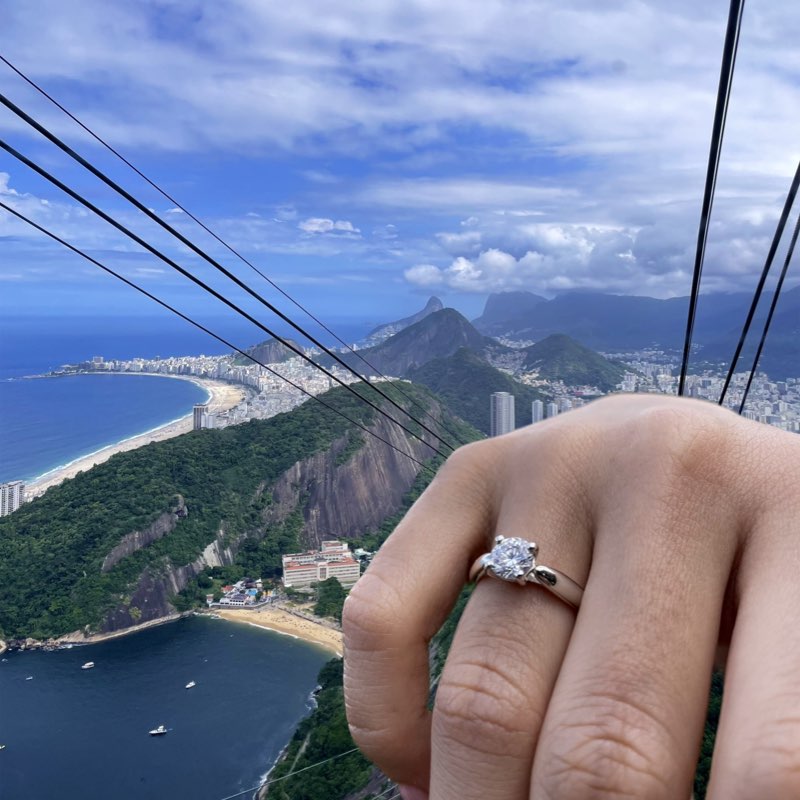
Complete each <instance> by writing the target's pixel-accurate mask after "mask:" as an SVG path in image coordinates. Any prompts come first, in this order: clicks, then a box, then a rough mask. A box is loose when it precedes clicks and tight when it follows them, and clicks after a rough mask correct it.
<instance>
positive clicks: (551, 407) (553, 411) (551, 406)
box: [545, 403, 558, 419]
mask: <svg viewBox="0 0 800 800" xmlns="http://www.w3.org/2000/svg"><path fill="white" fill-rule="evenodd" d="M545 411H546V412H547V419H550V417H557V416H558V406H557V405H556V404H555V403H548V404H547V406H546V408H545Z"/></svg>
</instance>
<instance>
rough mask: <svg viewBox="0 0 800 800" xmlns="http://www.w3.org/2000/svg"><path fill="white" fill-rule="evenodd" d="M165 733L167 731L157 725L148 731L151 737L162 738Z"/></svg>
mask: <svg viewBox="0 0 800 800" xmlns="http://www.w3.org/2000/svg"><path fill="white" fill-rule="evenodd" d="M166 732H167V729H166V728H165V727H164V726H163V725H159V726H158V727H157V728H153V730H151V731H150V735H151V736H163V735H164V734H165V733H166Z"/></svg>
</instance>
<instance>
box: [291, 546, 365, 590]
mask: <svg viewBox="0 0 800 800" xmlns="http://www.w3.org/2000/svg"><path fill="white" fill-rule="evenodd" d="M282 560H283V585H284V586H291V587H292V588H293V589H307V588H308V587H309V586H311V584H312V583H320V582H322V581H324V580H327V579H328V578H336V579H337V580H338V581H339V583H341V584H342V586H352V585H353V584H354V583H355V582H356V581H357V580H358V579H359V577H360V575H361V565H360V564H359V562H358V561H357V560H356V559H355V558H353V555H352V553H351V552H350V547H349V545H348V544H347V543H346V542H338V541H335V540H333V541H326V542H323V543H322V547H321V549H320V550H309V551H308V552H305V553H287V554H286V555H285V556H283V559H282Z"/></svg>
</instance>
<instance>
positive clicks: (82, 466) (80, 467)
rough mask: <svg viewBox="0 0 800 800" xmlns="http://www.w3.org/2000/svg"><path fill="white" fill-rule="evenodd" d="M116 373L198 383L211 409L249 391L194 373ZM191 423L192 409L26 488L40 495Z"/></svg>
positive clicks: (238, 399)
mask: <svg viewBox="0 0 800 800" xmlns="http://www.w3.org/2000/svg"><path fill="white" fill-rule="evenodd" d="M93 374H102V373H93ZM117 374H125V375H141V376H142V377H159V378H174V379H175V380H186V381H190V382H192V383H195V384H197V385H198V386H200V387H201V388H203V389H205V390H206V391H207V392H208V395H209V399H208V401H207V403H208V406H209V411H210V412H211V413H220V412H223V411H227V410H229V409H231V408H233V407H234V406H237V405H238V404H239V403H241V402H242V400H243V399H244V398H245V396H246V391H245V389H244V388H243V387H241V386H238V385H236V384H232V383H225V382H224V381H218V380H212V379H210V378H196V377H194V376H191V375H162V374H161V373H154V374H153V375H152V376H150V375H149V373H128V372H126V373H111V372H110V373H108V379H109V380H113V376H114V375H117ZM192 424H193V423H192V414H191V412H190V413H188V414H186V415H185V416H183V417H181V418H180V419H176V420H172V421H171V422H168V423H166V424H165V425H162V426H160V427H158V428H154V429H153V430H149V431H145V432H144V433H141V434H139V435H138V436H132V437H130V438H128V439H125V440H123V441H121V442H117V443H116V444H112V445H108V446H107V447H103V448H101V449H100V450H96V451H95V452H94V453H89V454H88V455H85V456H82V457H81V458H77V459H75V460H74V461H71V462H70V463H69V464H65V465H64V466H61V467H58V468H56V469H54V470H51V471H50V472H47V473H45V474H44V475H40V476H39V477H37V478H35V479H34V480H33V481H30V482H29V483H28V485H27V486H26V489H25V494H26V497H27V499H29V500H30V499H31V498H33V497H38V496H39V495H41V494H43V493H44V492H46V491H47V490H48V489H49V488H50V487H51V486H57V485H58V484H59V483H61V482H62V481H65V480H67V479H68V478H74V477H75V476H76V475H77V474H78V473H79V472H85V471H86V470H87V469H91V468H92V467H94V466H97V465H98V464H102V463H103V462H104V461H108V459H109V458H111V456H113V455H116V454H117V453H124V452H126V451H127V450H135V449H136V448H138V447H142V445H145V444H150V442H161V441H164V440H165V439H171V438H172V437H173V436H180V435H181V434H182V433H187V432H189V431H191V430H192Z"/></svg>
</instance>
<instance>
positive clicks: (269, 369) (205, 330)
mask: <svg viewBox="0 0 800 800" xmlns="http://www.w3.org/2000/svg"><path fill="white" fill-rule="evenodd" d="M0 208H2V209H3V210H5V211H7V212H8V213H9V214H13V215H14V216H15V217H17V218H18V219H20V220H22V221H23V222H26V223H27V224H28V225H30V226H31V227H32V228H35V229H36V230H38V231H39V232H40V233H43V234H44V235H45V236H49V237H50V238H51V239H53V240H54V241H56V242H58V243H59V244H61V245H63V246H64V247H66V248H67V249H69V250H71V251H72V252H73V253H76V254H77V255H79V256H81V257H82V258H85V259H86V260H87V261H89V262H90V263H92V264H94V265H95V266H96V267H99V268H100V269H102V270H103V271H104V272H106V273H108V274H109V275H112V276H113V277H115V278H116V279H117V280H120V281H122V282H123V283H125V284H127V285H128V286H130V287H131V288H132V289H135V290H136V291H137V292H139V293H140V294H143V295H144V296H145V297H147V298H149V299H150V300H152V301H153V302H155V303H158V305H160V306H161V307H162V308H165V309H167V311H170V312H171V313H173V314H175V315H177V316H179V317H180V318H181V319H183V320H185V321H186V322H188V323H189V324H190V325H194V327H195V328H198V329H199V330H201V331H203V333H206V334H208V335H209V336H211V337H213V338H214V339H216V340H217V341H218V342H221V343H222V344H224V345H225V346H226V347H229V348H230V349H231V350H235V351H236V352H237V353H239V354H240V355H242V356H244V357H245V358H247V359H249V360H250V361H252V362H253V363H254V364H256V365H258V366H259V367H262V368H263V369H265V370H267V372H269V373H271V374H272V375H274V376H275V377H276V378H280V380H282V381H284V382H285V383H288V384H289V385H290V386H291V387H293V388H294V389H297V390H298V391H300V392H302V393H303V394H304V395H306V396H307V397H309V398H311V399H312V400H316V402H318V403H319V404H320V405H323V406H325V408H327V409H328V410H329V411H333V412H334V414H338V415H339V416H340V417H343V418H344V419H345V420H347V421H348V422H349V423H350V424H352V425H355V426H356V427H358V428H360V429H361V430H362V431H364V432H365V433H368V434H369V435H370V436H373V437H374V438H376V439H377V440H378V441H380V442H383V443H384V444H385V445H387V446H388V447H391V448H392V450H395V451H396V452H398V453H399V454H400V455H402V456H405V457H406V458H409V459H411V460H412V461H413V462H415V463H416V464H418V465H419V466H420V467H423V468H424V467H425V464H424V463H423V462H422V461H419V460H417V459H416V458H415V457H414V456H412V455H410V454H409V453H406V452H404V451H403V450H401V449H400V448H399V447H397V446H396V445H393V444H392V443H391V442H388V441H387V440H386V439H384V438H383V437H381V436H379V435H378V434H377V433H375V432H374V431H371V430H370V429H369V428H367V427H366V426H365V425H362V424H361V423H360V422H357V421H356V420H354V419H351V418H350V417H348V416H347V414H345V413H344V412H342V411H340V410H339V409H337V408H335V407H334V406H332V405H330V404H329V403H326V402H325V401H324V400H322V399H320V398H319V397H318V396H317V395H315V394H312V393H311V392H309V391H308V390H306V389H304V388H303V387H302V386H300V385H299V384H297V383H295V382H294V381H293V380H291V379H290V378H287V377H286V376H285V375H281V373H280V372H278V371H276V370H274V369H273V368H272V367H269V366H267V364H265V363H264V362H263V361H261V360H260V359H257V358H255V357H254V356H253V355H251V354H250V353H248V352H247V351H245V350H242V349H241V348H240V347H237V346H236V345H235V344H233V343H231V342H229V341H228V340H227V339H225V338H224V337H222V336H220V335H219V334H217V333H214V331H212V330H209V329H208V328H207V327H206V326H205V325H203V324H202V323H200V322H197V321H196V320H194V319H192V318H191V317H190V316H188V315H187V314H184V313H183V312H182V311H179V310H178V309H177V308H175V307H174V306H171V305H170V304H169V303H167V302H165V301H164V300H161V299H160V298H158V297H156V296H155V295H154V294H152V293H151V292H148V291H147V289H144V288H143V287H141V286H139V285H138V284H137V283H135V282H134V281H132V280H130V279H128V278H126V277H125V276H124V275H121V274H120V273H119V272H117V271H116V270H114V269H112V268H111V267H109V266H107V265H105V264H103V263H101V262H100V261H98V260H97V259H96V258H93V257H92V256H90V255H89V254H88V253H86V252H85V251H83V250H81V249H80V248H78V247H76V246H75V245H73V244H70V243H69V242H68V241H66V240H65V239H62V238H61V237H60V236H58V235H57V234H55V233H53V232H52V231H49V230H48V229H47V228H45V227H43V226H42V225H39V223H37V222H34V221H33V220H32V219H30V218H29V217H26V216H25V215H24V214H22V213H21V212H20V211H17V210H16V209H15V208H13V207H11V206H9V205H7V204H6V203H4V202H3V201H2V200H0Z"/></svg>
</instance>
